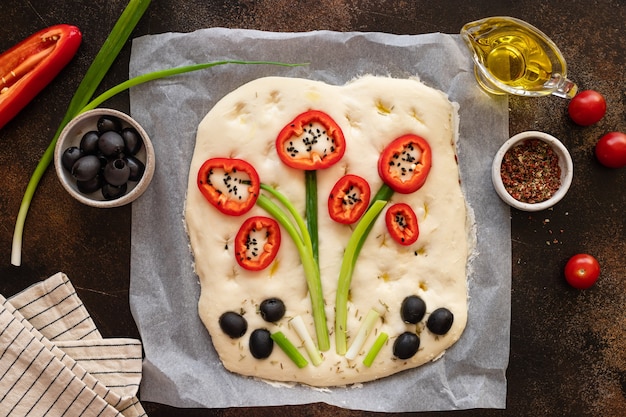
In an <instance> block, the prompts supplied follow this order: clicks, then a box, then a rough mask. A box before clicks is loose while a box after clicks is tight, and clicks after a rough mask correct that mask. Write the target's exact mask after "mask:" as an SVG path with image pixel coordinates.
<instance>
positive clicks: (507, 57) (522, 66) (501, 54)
mask: <svg viewBox="0 0 626 417" xmlns="http://www.w3.org/2000/svg"><path fill="white" fill-rule="evenodd" d="M461 37H462V38H463V40H464V41H465V44H466V45H467V47H468V48H469V50H470V51H471V53H472V59H473V60H474V73H475V75H476V80H477V81H478V84H479V85H480V86H481V87H482V88H483V89H484V90H485V91H487V92H489V93H491V94H500V95H502V94H514V95H519V96H527V97H538V96H546V95H550V94H552V95H555V96H558V97H562V98H572V97H574V96H575V95H576V93H577V92H578V87H577V86H576V84H575V83H574V82H572V81H571V80H569V79H568V78H567V64H566V63H565V59H564V58H563V54H562V53H561V51H560V50H559V48H558V47H557V46H556V45H555V44H554V42H552V40H550V38H548V37H547V36H546V35H545V34H544V33H543V32H541V31H540V30H539V29H537V28H535V27H534V26H532V25H530V24H528V23H526V22H524V21H522V20H519V19H516V18H513V17H507V16H497V17H489V18H485V19H481V20H477V21H474V22H470V23H467V24H466V25H464V26H463V28H462V29H461Z"/></svg>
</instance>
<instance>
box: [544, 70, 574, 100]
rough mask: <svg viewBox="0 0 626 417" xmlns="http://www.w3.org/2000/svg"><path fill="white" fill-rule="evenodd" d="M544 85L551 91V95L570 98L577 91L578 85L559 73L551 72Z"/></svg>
mask: <svg viewBox="0 0 626 417" xmlns="http://www.w3.org/2000/svg"><path fill="white" fill-rule="evenodd" d="M544 85H545V86H546V88H548V89H550V90H551V91H552V95H554V96H557V97H561V98H566V99H571V98H574V96H575V95H576V93H578V86H577V85H576V84H575V83H574V82H573V81H572V80H570V79H568V78H567V77H563V76H562V75H561V74H556V73H555V74H552V77H551V78H550V81H548V82H547V83H545V84H544Z"/></svg>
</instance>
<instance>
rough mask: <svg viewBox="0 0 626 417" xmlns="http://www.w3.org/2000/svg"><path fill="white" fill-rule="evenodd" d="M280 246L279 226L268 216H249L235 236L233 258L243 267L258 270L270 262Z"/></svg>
mask: <svg viewBox="0 0 626 417" xmlns="http://www.w3.org/2000/svg"><path fill="white" fill-rule="evenodd" d="M279 247H280V227H279V226H278V223H277V222H276V221H275V220H274V219H271V218H269V217H264V216H255V217H250V218H249V219H247V220H246V221H245V222H243V224H242V225H241V228H240V229H239V231H238V232H237V236H236V237H235V259H236V260H237V263H238V264H239V265H240V266H241V267H242V268H244V269H247V270H249V271H260V270H261V269H264V268H267V266H268V265H269V264H271V263H272V261H273V260H274V258H276V254H277V253H278V248H279Z"/></svg>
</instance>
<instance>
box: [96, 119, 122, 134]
mask: <svg viewBox="0 0 626 417" xmlns="http://www.w3.org/2000/svg"><path fill="white" fill-rule="evenodd" d="M97 126H98V132H100V133H104V132H109V131H112V130H114V131H117V132H119V131H120V130H122V122H121V121H120V119H118V118H117V117H115V116H100V118H99V119H98V124H97Z"/></svg>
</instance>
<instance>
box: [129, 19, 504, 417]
mask: <svg viewBox="0 0 626 417" xmlns="http://www.w3.org/2000/svg"><path fill="white" fill-rule="evenodd" d="M224 59H244V60H273V61H283V62H292V63H296V62H309V63H310V65H308V66H306V67H298V68H282V67H276V66H236V65H228V66H220V67H215V68H212V69H208V70H203V71H201V72H194V73H189V74H185V75H181V76H176V77H173V78H169V79H164V80H160V81H155V82H151V83H149V84H145V85H143V86H139V87H135V88H133V89H132V90H131V92H130V99H131V114H132V116H133V117H134V118H135V119H137V120H138V121H139V123H141V124H142V125H143V127H144V128H145V129H146V131H147V132H148V134H149V135H150V137H151V139H152V141H153V143H154V148H155V151H156V159H157V167H156V172H155V175H154V179H153V181H152V184H151V185H150V188H149V189H148V190H147V192H146V193H145V194H144V195H143V196H142V197H141V198H140V199H138V200H137V201H136V202H134V203H133V208H132V212H133V218H132V253H131V283H130V303H131V308H132V312H133V315H134V317H135V320H136V322H137V325H138V327H139V331H140V333H141V338H142V340H143V344H144V349H145V360H144V369H143V375H144V376H143V380H142V383H141V398H142V400H145V401H153V402H160V403H165V404H169V405H173V406H178V407H210V408H212V407H215V408H222V407H238V406H269V405H285V404H303V403H313V402H326V403H329V404H333V405H337V406H341V407H346V408H352V409H361V410H373V411H386V412H404V411H424V410H449V409H467V408H504V407H505V400H506V379H505V370H506V366H507V363H508V354H509V328H510V282H511V271H510V268H511V249H510V217H509V209H508V206H505V205H504V204H503V203H502V202H501V201H500V200H499V198H498V197H497V195H496V194H495V192H494V191H493V187H492V185H491V180H490V175H489V172H490V165H491V160H492V158H493V155H494V154H495V153H496V151H497V149H498V147H499V146H500V145H501V144H502V142H504V140H505V139H506V138H507V137H508V117H507V104H508V103H507V99H506V98H505V97H502V98H494V97H491V96H488V95H487V94H486V93H484V92H483V91H481V90H480V88H479V87H478V86H477V84H476V82H475V80H474V76H473V70H472V62H471V59H470V56H469V52H468V51H466V49H465V46H464V45H463V44H462V41H461V39H460V37H459V36H458V35H445V34H440V33H434V34H427V35H415V36H409V35H407V36H398V35H389V34H382V33H336V32H325V31H322V32H310V33H268V32H259V31H250V30H232V29H221V28H212V29H206V30H200V31H197V32H193V33H188V34H180V33H167V34H162V35H151V36H144V37H141V38H138V39H135V40H134V41H133V47H132V56H131V62H130V76H131V77H133V76H136V75H139V74H142V73H146V72H149V71H154V70H159V69H164V68H171V67H176V66H181V65H187V64H192V63H200V62H207V61H217V60H224ZM364 74H374V75H382V76H393V77H398V78H406V77H410V76H418V77H419V78H420V79H421V80H422V82H424V83H425V84H427V85H429V86H431V87H434V88H437V89H440V90H442V91H444V92H446V93H447V94H448V95H449V98H450V100H451V101H455V102H457V103H459V105H460V110H459V115H460V137H459V163H460V168H461V176H462V185H463V189H464V192H465V194H466V197H467V199H468V201H469V204H470V206H471V207H472V208H473V210H474V212H475V218H476V225H477V253H478V255H477V257H476V258H475V259H474V260H473V262H472V267H471V273H470V275H469V278H468V286H469V296H470V302H469V320H468V324H467V328H466V330H465V332H464V333H463V335H462V337H461V339H460V340H459V341H458V342H457V343H456V344H455V345H454V346H453V347H452V348H451V349H449V350H448V351H447V352H446V354H445V355H444V356H443V357H442V358H441V359H439V360H437V361H436V362H433V363H430V364H427V365H425V366H422V367H419V368H417V369H413V370H409V371H406V372H404V373H400V374H396V375H394V376H391V377H389V378H386V379H383V380H379V381H375V382H370V383H366V384H363V385H362V386H358V387H345V388H333V389H330V390H319V389H312V388H309V387H303V386H296V387H293V388H285V387H280V388H279V387H275V386H272V385H269V384H267V383H266V382H263V381H259V380H255V379H252V378H245V377H241V376H238V375H234V374H231V373H229V372H228V371H226V370H225V369H224V368H223V367H222V365H221V363H220V361H219V359H218V357H217V354H216V353H215V351H214V349H213V346H212V344H211V340H210V337H209V335H208V332H207V331H206V329H205V328H204V326H203V325H202V323H201V322H200V319H199V318H198V313H197V301H198V298H199V293H200V285H199V282H198V278H197V277H196V275H195V274H194V272H193V268H192V262H193V259H192V255H191V253H190V250H189V247H188V239H187V235H186V233H185V230H184V223H183V207H184V202H185V193H186V188H187V177H188V170H189V168H188V167H189V162H190V160H191V156H192V153H193V149H194V143H195V135H196V128H197V126H198V123H199V122H200V121H201V119H202V118H203V117H204V116H205V115H206V113H207V112H208V111H209V110H210V109H211V108H212V106H213V105H214V104H215V103H216V102H217V101H218V100H219V99H220V98H222V97H223V96H224V95H226V94H227V93H229V92H230V91H232V90H234V89H235V88H237V87H239V86H240V85H242V84H244V83H246V82H247V81H250V80H253V79H255V78H258V77H262V76H269V75H276V76H286V77H305V78H311V79H315V80H320V81H324V82H327V83H330V84H335V85H340V84H344V83H346V82H347V81H350V80H351V79H353V78H354V77H358V76H359V75H364ZM207 226H208V227H210V225H207ZM216 297H219V294H216Z"/></svg>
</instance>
